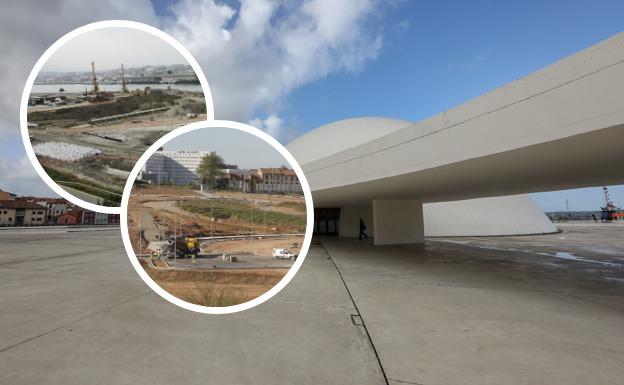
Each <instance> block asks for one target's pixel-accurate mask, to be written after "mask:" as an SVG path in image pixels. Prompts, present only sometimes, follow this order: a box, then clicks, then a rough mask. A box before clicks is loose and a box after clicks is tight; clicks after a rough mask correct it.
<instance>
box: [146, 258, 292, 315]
mask: <svg viewBox="0 0 624 385" xmlns="http://www.w3.org/2000/svg"><path fill="white" fill-rule="evenodd" d="M141 265H142V266H143V269H144V270H145V271H146V272H147V273H148V274H149V276H150V277H151V278H152V279H153V280H154V281H155V282H156V283H157V284H158V285H159V286H160V287H162V288H163V289H165V290H166V291H167V292H169V293H171V294H172V295H174V296H176V297H177V298H180V299H182V300H184V301H186V302H190V303H194V304H196V305H202V306H231V305H236V304H240V303H244V302H247V301H250V300H252V299H254V298H257V297H258V296H260V295H262V294H263V293H265V292H266V291H268V290H270V289H271V288H272V287H273V286H275V285H276V284H277V283H278V282H279V281H280V280H281V279H282V278H283V277H284V275H285V274H286V272H287V271H288V270H287V269H234V270H228V269H224V270H173V269H167V268H153V267H150V266H149V265H148V263H147V262H146V261H145V260H141Z"/></svg>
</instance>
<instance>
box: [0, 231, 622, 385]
mask: <svg viewBox="0 0 624 385" xmlns="http://www.w3.org/2000/svg"><path fill="white" fill-rule="evenodd" d="M597 232H600V234H601V235H600V234H599V235H596V234H597ZM587 234H591V235H587ZM623 235H624V227H620V230H617V229H615V230H614V229H598V228H595V229H592V228H590V229H585V228H582V229H581V230H574V229H572V230H569V231H567V232H564V233H561V234H552V235H545V236H538V237H500V238H487V239H485V238H476V239H431V240H428V242H427V245H426V246H424V247H423V246H421V247H418V246H386V247H372V246H371V245H370V244H369V243H367V242H360V241H357V240H344V239H336V238H324V239H319V240H316V241H315V245H314V246H313V247H312V249H311V251H310V253H309V254H308V256H307V258H306V261H305V263H304V265H303V267H302V269H301V270H300V272H299V274H298V275H297V276H296V277H295V279H294V280H293V281H292V282H291V284H290V285H288V287H287V288H286V289H285V290H284V291H282V292H281V293H280V294H278V295H277V296H276V297H274V298H273V299H271V300H269V301H268V302H267V303H265V304H263V305H260V306H259V307H257V308H254V309H251V310H249V311H245V312H242V313H238V314H234V315H227V316H211V315H200V314H195V313H191V312H188V311H186V310H182V309H178V308H177V307H175V306H174V305H171V304H169V303H168V302H166V301H164V300H163V299H161V298H160V297H158V296H157V295H156V294H154V293H152V292H151V290H150V289H149V288H148V287H147V286H146V285H145V284H144V283H143V282H142V281H141V279H140V278H138V276H137V275H136V273H135V272H134V270H133V269H132V267H131V266H130V263H129V262H128V260H127V257H126V256H125V252H124V250H123V247H122V244H121V240H120V237H119V233H118V231H114V230H113V231H99V232H82V233H58V232H57V233H50V234H46V233H41V232H40V233H37V234H36V235H29V234H28V233H25V234H21V235H19V234H15V233H7V234H3V233H2V232H0V245H1V246H2V247H1V248H0V302H1V303H2V306H1V307H0V383H7V384H84V383H108V384H171V383H188V384H200V383H201V384H204V383H222V384H318V383H323V384H384V383H389V384H403V383H408V384H410V383H411V384H426V385H429V384H502V383H504V384H546V383H565V384H587V383H594V384H620V383H621V379H622V378H624V333H623V332H622V325H624V268H620V267H618V266H617V263H619V262H618V261H619V260H620V259H621V258H623V257H624V237H623ZM562 236H563V237H565V238H566V239H565V240H566V242H562V241H564V240H562V239H560V237H562ZM518 238H521V239H518ZM588 239H589V240H590V241H588ZM318 241H320V242H321V243H320V244H319V243H317V242H318ZM602 241H604V242H602ZM458 242H460V243H458ZM518 242H520V243H523V244H521V245H519V244H518ZM557 242H559V243H557ZM601 242H602V243H601ZM321 244H322V245H321ZM601 244H606V245H608V246H605V247H603V248H602V250H601V249H600V247H596V248H592V245H597V246H600V245H601ZM557 250H562V251H566V252H569V253H575V255H579V256H583V257H586V258H591V259H592V260H599V261H601V260H605V261H608V262H610V263H613V265H604V264H600V263H595V262H588V261H580V260H570V259H565V258H557V257H552V256H550V255H551V254H553V253H556V252H557ZM605 250H607V251H606V252H605ZM542 251H545V252H546V254H548V255H542V254H539V253H542ZM592 253H593V254H592Z"/></svg>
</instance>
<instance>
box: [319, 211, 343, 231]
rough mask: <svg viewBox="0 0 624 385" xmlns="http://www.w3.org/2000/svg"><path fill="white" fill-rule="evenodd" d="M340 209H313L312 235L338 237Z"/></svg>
mask: <svg viewBox="0 0 624 385" xmlns="http://www.w3.org/2000/svg"><path fill="white" fill-rule="evenodd" d="M339 228H340V209H339V208H331V209H314V234H316V235H338V229H339Z"/></svg>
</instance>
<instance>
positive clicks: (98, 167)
mask: <svg viewBox="0 0 624 385" xmlns="http://www.w3.org/2000/svg"><path fill="white" fill-rule="evenodd" d="M88 66H89V63H88V62H85V68H89V67H88ZM90 66H91V67H90V71H85V72H82V73H74V72H69V73H61V74H58V73H53V74H50V73H40V76H39V77H38V78H37V82H36V83H35V85H34V86H33V89H32V90H31V94H30V99H29V104H28V110H27V119H28V133H29V137H30V141H31V144H32V146H33V150H34V152H35V154H36V155H37V159H38V160H39V162H40V163H41V165H42V166H43V168H44V169H45V171H46V172H47V173H48V175H49V176H50V177H51V178H52V179H53V180H54V181H55V182H56V183H58V184H59V185H61V186H62V187H63V188H64V189H65V190H67V191H69V192H70V193H72V194H73V195H75V196H78V197H80V198H81V199H83V200H85V201H88V202H91V203H96V204H101V205H105V206H118V205H119V202H120V200H121V195H122V190H123V186H124V184H125V182H126V180H127V177H128V175H129V172H130V170H131V169H132V167H133V166H134V164H135V162H136V160H137V159H138V158H139V157H140V156H141V155H142V154H143V152H144V151H145V150H146V149H147V148H148V147H149V146H150V145H151V144H153V143H154V142H155V141H156V140H157V139H159V138H160V137H162V136H163V135H164V134H166V133H167V132H169V131H171V130H173V129H174V128H176V127H179V126H181V125H184V124H187V123H190V122H192V121H197V120H204V119H205V118H206V116H205V114H206V103H205V99H204V94H203V91H202V89H201V86H200V85H199V80H198V79H197V77H196V76H195V74H194V73H193V72H192V69H191V67H190V66H188V65H175V66H150V67H144V68H132V69H124V66H123V64H122V65H120V67H119V68H118V69H114V70H107V71H104V72H102V73H99V72H96V63H94V62H91V63H90ZM129 70H130V71H131V73H132V74H134V75H135V76H127V74H126V73H127V71H129ZM147 71H149V74H150V75H149V76H147V75H145V73H146V72H147ZM176 71H177V73H176ZM161 72H162V74H161ZM137 74H140V76H138V75H137ZM155 74H156V75H155ZM157 75H158V76H157Z"/></svg>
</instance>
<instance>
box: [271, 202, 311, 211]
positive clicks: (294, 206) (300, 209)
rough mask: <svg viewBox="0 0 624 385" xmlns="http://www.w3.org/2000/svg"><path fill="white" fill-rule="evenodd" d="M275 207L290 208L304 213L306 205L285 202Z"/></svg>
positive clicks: (303, 203)
mask: <svg viewBox="0 0 624 385" xmlns="http://www.w3.org/2000/svg"><path fill="white" fill-rule="evenodd" d="M277 207H290V208H293V209H295V210H299V211H306V204H305V202H293V201H285V202H280V203H279V204H278V205H277Z"/></svg>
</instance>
